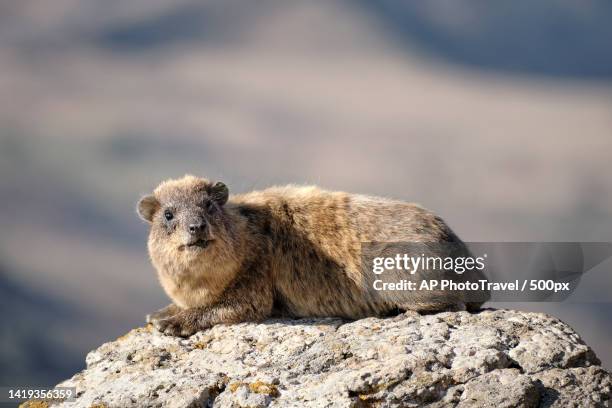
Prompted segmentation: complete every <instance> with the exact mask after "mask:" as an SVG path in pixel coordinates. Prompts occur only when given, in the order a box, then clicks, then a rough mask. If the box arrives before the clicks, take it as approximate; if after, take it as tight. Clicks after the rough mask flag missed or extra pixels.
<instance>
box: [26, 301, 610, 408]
mask: <svg viewBox="0 0 612 408" xmlns="http://www.w3.org/2000/svg"><path fill="white" fill-rule="evenodd" d="M599 364H600V363H599V360H598V359H597V357H596V356H595V354H594V353H593V351H592V350H591V348H590V347H588V346H587V345H586V344H584V342H583V341H582V340H581V338H580V337H579V335H578V334H577V333H576V332H575V331H574V330H573V329H571V328H570V327H569V326H567V325H566V324H564V323H563V322H561V321H560V320H558V319H556V318H553V317H551V316H548V315H545V314H540V313H526V312H518V311H512V310H485V311H483V312H481V313H479V314H473V315H472V314H469V313H467V312H459V313H440V314H436V315H428V316H420V315H418V314H417V313H413V312H409V313H406V314H403V315H399V316H397V317H394V318H387V319H377V318H369V319H363V320H358V321H354V322H345V321H341V320H337V319H302V320H270V321H266V322H263V323H261V324H255V323H244V324H237V325H230V326H225V325H221V326H216V327H214V328H212V329H211V330H208V331H205V332H200V333H197V334H195V335H194V336H192V337H190V338H188V339H180V338H174V337H167V336H164V335H161V334H159V332H157V331H156V330H155V329H153V328H152V327H151V326H147V327H145V328H139V329H134V330H132V331H130V332H129V333H128V334H126V335H125V336H122V337H120V338H119V339H117V340H115V341H113V342H109V343H106V344H104V345H102V346H100V347H99V348H98V349H96V350H94V351H92V352H91V353H89V354H88V355H87V368H86V369H85V370H84V371H82V372H80V373H78V374H76V375H74V376H73V377H72V378H71V379H69V380H66V381H64V382H62V383H61V384H60V385H61V386H68V387H76V390H77V393H78V395H79V396H78V398H77V399H76V401H74V402H65V403H62V404H52V405H51V406H62V407H71V406H75V407H76V406H78V407H89V406H96V407H108V408H112V407H144V406H147V407H162V406H163V407H199V406H202V407H205V406H222V407H267V406H270V407H273V406H275V407H285V406H305V407H306V406H312V407H323V406H325V407H362V406H372V407H374V406H376V407H394V406H402V407H417V406H424V405H427V406H432V407H450V406H458V407H497V408H501V407H518V406H520V407H547V408H550V407H564V408H565V407H570V406H572V407H573V406H575V407H605V406H609V405H608V404H609V403H610V398H611V397H612V391H611V387H612V375H611V374H610V373H609V372H608V371H606V370H604V369H602V367H601V366H600V365H599ZM26 406H27V405H26Z"/></svg>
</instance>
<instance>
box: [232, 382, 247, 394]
mask: <svg viewBox="0 0 612 408" xmlns="http://www.w3.org/2000/svg"><path fill="white" fill-rule="evenodd" d="M243 385H244V386H246V385H247V384H246V383H243V382H235V383H231V384H230V385H229V389H230V391H231V392H236V390H237V389H238V388H240V387H242V386H243Z"/></svg>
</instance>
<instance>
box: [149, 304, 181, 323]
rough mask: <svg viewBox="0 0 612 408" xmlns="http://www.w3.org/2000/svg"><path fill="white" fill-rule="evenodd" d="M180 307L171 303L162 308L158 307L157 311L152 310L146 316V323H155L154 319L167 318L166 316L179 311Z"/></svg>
mask: <svg viewBox="0 0 612 408" xmlns="http://www.w3.org/2000/svg"><path fill="white" fill-rule="evenodd" d="M180 310H181V309H179V308H178V306H176V305H174V304H171V305H168V306H166V307H164V308H162V309H159V310H158V311H157V312H153V313H151V314H148V315H147V316H146V321H147V323H153V324H155V322H156V321H159V320H163V319H167V318H168V317H171V316H174V315H176V314H177V313H179V312H180Z"/></svg>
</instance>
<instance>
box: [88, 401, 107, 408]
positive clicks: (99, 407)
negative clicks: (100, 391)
mask: <svg viewBox="0 0 612 408" xmlns="http://www.w3.org/2000/svg"><path fill="white" fill-rule="evenodd" d="M89 408H108V406H107V405H106V404H105V403H103V402H99V403H96V404H92V405H90V406H89Z"/></svg>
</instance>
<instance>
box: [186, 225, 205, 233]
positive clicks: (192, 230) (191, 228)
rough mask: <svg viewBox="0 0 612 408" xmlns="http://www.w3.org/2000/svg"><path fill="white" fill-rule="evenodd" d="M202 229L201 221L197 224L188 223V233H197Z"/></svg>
mask: <svg viewBox="0 0 612 408" xmlns="http://www.w3.org/2000/svg"><path fill="white" fill-rule="evenodd" d="M203 229H204V224H203V223H198V224H189V233H190V234H198V233H200V232H201V231H202V230H203Z"/></svg>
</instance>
